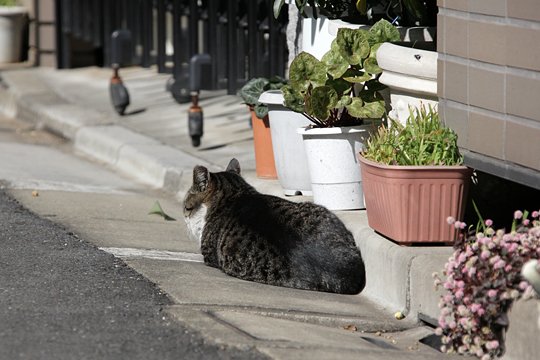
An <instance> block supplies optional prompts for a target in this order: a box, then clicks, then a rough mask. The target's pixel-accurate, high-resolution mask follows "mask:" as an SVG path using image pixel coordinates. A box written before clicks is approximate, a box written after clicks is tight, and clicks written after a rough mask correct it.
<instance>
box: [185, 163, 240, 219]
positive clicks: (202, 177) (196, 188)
mask: <svg viewBox="0 0 540 360" xmlns="http://www.w3.org/2000/svg"><path fill="white" fill-rule="evenodd" d="M243 188H250V186H249V185H248V184H247V183H246V182H245V181H244V180H243V179H242V177H241V176H240V163H239V162H238V160H236V159H234V158H233V159H232V160H231V161H230V162H229V165H228V166H227V169H226V170H225V171H223V172H218V173H211V172H210V171H208V169H207V168H205V167H204V166H200V165H197V166H195V168H193V183H192V184H191V187H190V188H189V190H188V192H187V193H186V197H185V198H184V216H185V217H190V216H191V214H192V213H194V212H196V211H197V210H199V209H200V208H201V206H203V205H204V206H206V207H208V206H209V205H210V204H211V203H212V200H215V199H217V198H222V197H223V196H226V195H230V194H234V193H235V192H238V191H240V190H241V189H243Z"/></svg>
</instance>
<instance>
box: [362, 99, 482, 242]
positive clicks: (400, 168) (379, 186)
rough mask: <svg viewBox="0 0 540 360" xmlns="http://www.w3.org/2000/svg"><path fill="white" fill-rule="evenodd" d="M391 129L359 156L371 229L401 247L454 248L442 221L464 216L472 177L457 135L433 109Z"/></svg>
mask: <svg viewBox="0 0 540 360" xmlns="http://www.w3.org/2000/svg"><path fill="white" fill-rule="evenodd" d="M389 123H390V126H381V127H380V128H379V130H378V132H377V133H376V134H373V135H372V137H371V138H370V139H369V140H368V142H367V145H366V148H365V150H364V151H363V152H362V153H361V154H360V156H359V160H360V164H361V172H362V177H363V181H364V192H365V193H364V194H365V200H366V210H367V216H368V223H369V226H370V227H371V228H373V229H374V230H375V231H377V232H379V233H381V234H383V235H385V236H387V237H389V238H390V239H392V240H394V241H396V242H398V243H400V244H412V243H416V242H421V243H434V242H435V243H437V242H439V243H441V242H442V243H452V242H454V241H455V238H456V235H457V230H456V229H454V228H449V227H448V226H446V218H447V217H448V216H453V217H454V218H461V217H462V216H463V212H464V208H465V207H464V203H465V198H466V196H467V191H468V187H469V182H470V177H471V174H472V170H471V169H469V168H467V167H466V166H463V165H462V162H463V158H462V156H461V154H460V153H459V149H458V146H457V135H456V134H455V132H454V131H453V130H452V129H450V128H445V127H444V126H443V125H442V124H441V122H440V120H439V115H438V113H437V111H436V110H435V109H433V108H432V107H431V106H428V107H427V108H426V107H425V106H421V107H419V108H416V109H412V108H411V109H410V114H409V118H408V119H407V123H406V125H403V124H401V123H400V122H398V121H396V120H393V119H389Z"/></svg>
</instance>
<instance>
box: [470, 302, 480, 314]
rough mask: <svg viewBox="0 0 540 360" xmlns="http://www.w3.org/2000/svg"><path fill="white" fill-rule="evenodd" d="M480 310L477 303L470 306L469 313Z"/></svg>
mask: <svg viewBox="0 0 540 360" xmlns="http://www.w3.org/2000/svg"><path fill="white" fill-rule="evenodd" d="M481 308H482V305H480V304H477V303H474V304H472V305H471V311H472V312H477V311H478V310H479V309H481Z"/></svg>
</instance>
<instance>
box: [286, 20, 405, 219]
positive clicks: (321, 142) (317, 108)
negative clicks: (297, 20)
mask: <svg viewBox="0 0 540 360" xmlns="http://www.w3.org/2000/svg"><path fill="white" fill-rule="evenodd" d="M396 38H399V34H398V32H397V30H396V29H395V28H394V27H393V26H392V25H391V24H390V23H389V22H387V21H385V20H381V21H379V22H378V23H377V24H375V25H374V26H373V27H372V28H371V29H370V30H363V29H347V28H342V29H339V31H338V34H337V37H336V39H335V40H334V41H333V42H332V46H331V49H330V51H328V52H327V53H326V54H325V55H324V56H323V57H322V59H321V61H319V60H317V59H316V58H315V57H314V56H313V55H311V54H309V53H306V52H302V53H300V54H298V56H297V57H296V58H295V59H294V60H293V62H292V63H291V66H290V70H289V84H287V85H286V86H284V87H283V88H282V92H283V96H284V99H285V106H287V107H288V108H290V109H291V110H293V111H295V112H298V113H301V114H303V115H304V116H305V117H306V118H307V119H308V120H309V121H310V122H311V126H308V127H304V128H300V129H299V130H298V132H299V133H300V134H301V135H302V136H303V140H304V146H305V149H306V156H307V162H308V168H309V172H310V177H311V185H312V191H313V198H314V199H313V200H314V202H315V203H318V204H321V205H324V206H326V207H328V208H329V209H332V210H346V209H360V208H363V207H364V203H363V196H362V185H361V176H360V171H359V167H358V163H357V160H356V156H355V154H356V153H358V152H359V151H360V150H362V147H363V143H364V141H365V140H366V138H367V137H368V136H369V130H370V128H371V127H373V121H372V120H374V119H375V120H380V119H381V118H382V116H383V115H384V114H385V100H384V98H383V96H382V95H381V93H380V91H381V90H382V89H383V88H384V86H381V84H380V83H379V82H378V80H377V76H378V74H379V73H380V68H379V67H378V66H377V61H376V58H375V54H376V52H377V49H378V48H379V46H380V45H381V44H382V43H383V42H385V41H392V40H395V39H396Z"/></svg>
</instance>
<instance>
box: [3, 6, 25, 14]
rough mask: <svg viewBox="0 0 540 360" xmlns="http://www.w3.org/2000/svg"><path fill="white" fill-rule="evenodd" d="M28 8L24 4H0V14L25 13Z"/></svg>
mask: <svg viewBox="0 0 540 360" xmlns="http://www.w3.org/2000/svg"><path fill="white" fill-rule="evenodd" d="M27 13H28V10H27V9H26V8H25V7H24V6H0V15H1V16H9V15H23V14H27Z"/></svg>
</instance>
